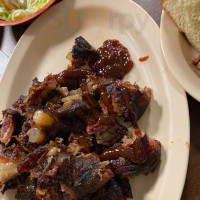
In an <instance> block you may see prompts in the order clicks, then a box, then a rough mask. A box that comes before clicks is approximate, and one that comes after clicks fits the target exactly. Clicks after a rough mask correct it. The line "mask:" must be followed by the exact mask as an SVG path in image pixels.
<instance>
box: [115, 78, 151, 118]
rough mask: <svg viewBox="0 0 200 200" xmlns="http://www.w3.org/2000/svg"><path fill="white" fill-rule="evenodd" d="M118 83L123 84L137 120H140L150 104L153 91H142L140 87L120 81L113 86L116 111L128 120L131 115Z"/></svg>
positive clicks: (147, 89)
mask: <svg viewBox="0 0 200 200" xmlns="http://www.w3.org/2000/svg"><path fill="white" fill-rule="evenodd" d="M118 83H120V84H122V85H123V87H124V88H125V89H126V90H127V91H128V94H129V97H130V104H131V106H132V110H133V112H134V113H135V115H136V119H137V120H139V119H140V117H141V116H142V115H143V113H144V112H145V110H146V109H147V107H148V105H149V103H150V100H151V93H152V91H151V89H150V88H147V87H145V89H144V90H143V91H142V90H140V88H139V86H138V85H136V84H134V85H133V84H130V83H129V82H125V83H121V82H120V81H117V82H115V83H114V84H113V87H112V89H111V98H112V105H113V108H114V111H115V112H116V113H118V114H119V115H123V116H125V118H126V119H130V113H129V110H128V108H127V106H126V104H125V102H124V100H123V94H122V91H121V89H120V87H119V84H118Z"/></svg>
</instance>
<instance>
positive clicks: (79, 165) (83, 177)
mask: <svg viewBox="0 0 200 200" xmlns="http://www.w3.org/2000/svg"><path fill="white" fill-rule="evenodd" d="M106 165H107V163H106V162H105V163H101V162H100V160H99V158H98V156H97V155H95V154H88V155H84V156H80V157H77V158H76V159H75V161H74V163H73V179H74V190H75V193H77V194H78V196H79V198H81V197H84V196H86V195H88V194H91V193H94V192H96V191H97V190H98V189H100V188H101V187H103V186H104V185H105V184H106V183H107V182H108V181H109V180H110V179H111V178H112V177H113V173H112V171H111V170H110V169H107V168H106Z"/></svg>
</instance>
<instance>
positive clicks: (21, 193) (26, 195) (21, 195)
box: [15, 181, 38, 200]
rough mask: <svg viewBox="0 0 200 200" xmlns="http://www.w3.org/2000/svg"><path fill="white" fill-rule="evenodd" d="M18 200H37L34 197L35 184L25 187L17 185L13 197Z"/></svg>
mask: <svg viewBox="0 0 200 200" xmlns="http://www.w3.org/2000/svg"><path fill="white" fill-rule="evenodd" d="M15 198H16V199H18V200H25V199H26V200H38V199H37V197H36V182H35V181H33V182H31V181H30V182H29V183H27V184H26V185H19V186H18V190H17V194H16V196H15Z"/></svg>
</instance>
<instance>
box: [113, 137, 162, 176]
mask: <svg viewBox="0 0 200 200" xmlns="http://www.w3.org/2000/svg"><path fill="white" fill-rule="evenodd" d="M142 143H143V145H144V150H145V153H146V155H147V159H146V161H145V162H143V163H135V162H132V161H131V160H129V159H128V158H125V157H122V156H121V157H119V158H118V159H116V160H111V161H110V163H111V165H112V167H113V169H114V172H115V173H116V174H117V175H119V176H122V177H127V176H138V175H140V174H145V175H147V174H148V173H150V172H153V171H154V170H155V168H156V167H157V165H158V164H159V162H160V155H161V146H160V143H159V142H158V141H157V140H154V139H152V138H150V137H149V136H148V135H147V134H145V135H144V136H143V137H142Z"/></svg>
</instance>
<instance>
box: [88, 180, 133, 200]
mask: <svg viewBox="0 0 200 200" xmlns="http://www.w3.org/2000/svg"><path fill="white" fill-rule="evenodd" d="M127 198H131V199H132V198H133V195H132V191H131V187H130V184H129V180H128V179H127V178H123V179H119V178H118V177H115V178H112V179H111V180H110V181H109V182H108V184H107V185H106V186H105V187H103V188H101V189H100V190H99V191H98V192H97V193H96V194H95V196H93V197H92V198H91V199H92V200H115V199H117V200H127Z"/></svg>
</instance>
